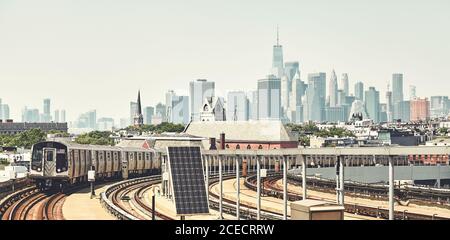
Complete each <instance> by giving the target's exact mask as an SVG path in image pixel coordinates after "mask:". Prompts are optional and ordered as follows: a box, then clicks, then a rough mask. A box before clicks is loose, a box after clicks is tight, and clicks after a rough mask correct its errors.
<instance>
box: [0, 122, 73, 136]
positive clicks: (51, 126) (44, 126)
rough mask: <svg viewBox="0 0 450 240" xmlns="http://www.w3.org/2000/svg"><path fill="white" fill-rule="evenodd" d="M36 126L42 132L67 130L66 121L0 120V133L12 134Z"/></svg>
mask: <svg viewBox="0 0 450 240" xmlns="http://www.w3.org/2000/svg"><path fill="white" fill-rule="evenodd" d="M36 128H37V129H41V130H42V131H44V132H48V131H51V130H55V131H62V132H67V130H68V129H67V123H53V122H51V123H29V122H13V121H7V122H3V121H1V120H0V135H14V134H19V133H22V132H25V131H28V130H31V129H36Z"/></svg>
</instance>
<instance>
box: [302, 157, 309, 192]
mask: <svg viewBox="0 0 450 240" xmlns="http://www.w3.org/2000/svg"><path fill="white" fill-rule="evenodd" d="M306 167H307V166H306V156H305V155H303V156H302V191H303V195H302V196H303V200H305V199H307V198H308V196H307V195H306Z"/></svg>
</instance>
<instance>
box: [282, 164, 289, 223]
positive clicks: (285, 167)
mask: <svg viewBox="0 0 450 240" xmlns="http://www.w3.org/2000/svg"><path fill="white" fill-rule="evenodd" d="M287 169H288V156H284V157H283V219H284V220H287V201H288V199H287V198H288V196H287Z"/></svg>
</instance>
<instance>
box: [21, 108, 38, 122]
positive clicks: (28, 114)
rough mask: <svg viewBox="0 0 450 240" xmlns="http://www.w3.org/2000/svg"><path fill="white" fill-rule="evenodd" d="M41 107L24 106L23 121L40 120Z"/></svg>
mask: <svg viewBox="0 0 450 240" xmlns="http://www.w3.org/2000/svg"><path fill="white" fill-rule="evenodd" d="M39 116H40V115H39V109H36V108H34V109H30V108H27V107H24V108H23V110H22V122H39Z"/></svg>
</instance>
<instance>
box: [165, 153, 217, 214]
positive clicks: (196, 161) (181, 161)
mask: <svg viewBox="0 0 450 240" xmlns="http://www.w3.org/2000/svg"><path fill="white" fill-rule="evenodd" d="M167 153H168V154H167V159H168V163H169V164H168V165H169V174H170V179H171V184H170V185H171V188H172V193H173V198H174V201H175V209H176V215H177V216H189V215H206V214H209V206H208V199H207V194H206V191H207V189H206V183H205V178H204V166H203V159H202V154H201V149H200V147H192V146H186V147H184V146H183V147H170V146H168V147H167Z"/></svg>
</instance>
